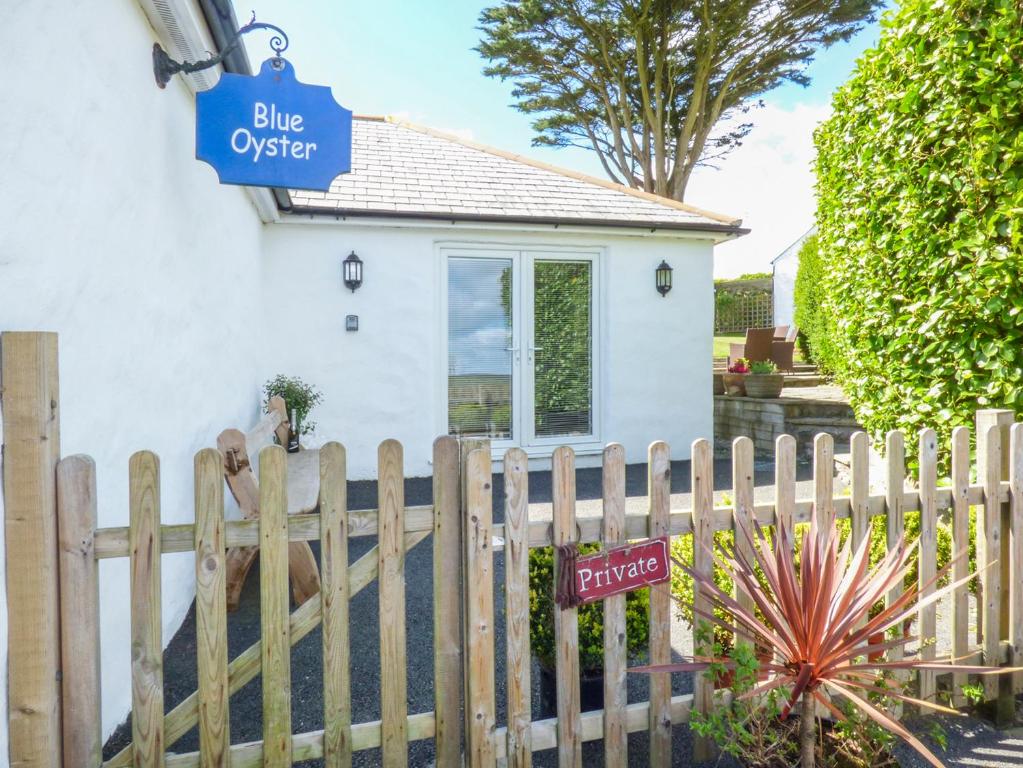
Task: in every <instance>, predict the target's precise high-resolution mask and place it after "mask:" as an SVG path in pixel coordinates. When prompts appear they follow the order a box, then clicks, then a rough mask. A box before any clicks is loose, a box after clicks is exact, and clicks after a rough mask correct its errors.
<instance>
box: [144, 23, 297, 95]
mask: <svg viewBox="0 0 1023 768" xmlns="http://www.w3.org/2000/svg"><path fill="white" fill-rule="evenodd" d="M257 29H269V30H273V31H274V32H276V33H277V34H275V35H274V36H273V37H271V38H270V47H271V48H272V49H273V51H274V58H273V60H272V61H273V62H282V64H281V66H283V61H282V59H281V53H283V52H284V51H285V50H287V48H288V35H287V34H286V33H285V31H284V30H283V29H281V28H280V27H278V26H276V25H274V24H266V23H264V22H257V21H256V15H255V14H252V19H250V20H249V23H248V24H246V25H245V26H244V27H241V28H240V29H239V30H238V31H237V32H235V34H234V37H233V38H232V39H231V42H229V43H228V44H227V45H226V46H224V49H223V50H222V51H221V52H220V53H218V54H217V55H216V56H212V55H211V56H210V57H209V58H207V59H204V60H203V61H194V62H193V61H174V59H172V58H171V57H170V56H169V55H168V53H167V52H166V51H165V50H164V49H163V47H162V46H161V45H160V44H159V43H153V75H154V76H155V77H156V84H157V85H158V86H160V88H166V87H167V83H169V82H170V81H171V78H172V77H174V75H176V74H178V73H179V72H180V73H184V74H186V75H190V74H192V73H193V72H201V71H202V70H204V69H209V68H210V67H215V66H217V64H219V63H220V62H222V61H223V60H224V59H225V58H227V57H228V56H229V55H230V54H231V52H232V51H233V50H234V49H235V48H237V47H238V43H239V42H240V41H241V39H242V35H246V34H248V33H249V32H254V31H255V30H257Z"/></svg>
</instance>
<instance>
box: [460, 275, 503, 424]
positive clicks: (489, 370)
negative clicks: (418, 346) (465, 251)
mask: <svg viewBox="0 0 1023 768" xmlns="http://www.w3.org/2000/svg"><path fill="white" fill-rule="evenodd" d="M511 280H512V261H511V259H469V258H452V259H449V260H448V433H449V434H452V435H478V436H483V437H489V438H495V439H500V438H510V437H511V436H512V427H511V425H512V402H511V401H512V354H513V353H512V352H511V351H510V348H511V347H512V303H511V302H512V281H511Z"/></svg>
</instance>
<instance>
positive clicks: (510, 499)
mask: <svg viewBox="0 0 1023 768" xmlns="http://www.w3.org/2000/svg"><path fill="white" fill-rule="evenodd" d="M504 491H505V504H504V521H505V523H504V530H505V542H504V557H505V565H504V594H505V628H506V629H505V635H506V646H507V656H508V664H507V691H508V747H507V752H508V766H509V768H529V766H531V765H532V763H533V748H532V741H531V738H530V737H531V736H532V730H531V728H530V723H531V722H532V719H533V718H532V710H531V708H530V693H531V691H532V689H531V687H530V667H531V666H532V654H531V653H530V648H529V458H528V457H527V456H526V453H525V451H523V450H521V449H519V448H512V449H511V450H509V451H508V452H507V453H505V455H504Z"/></svg>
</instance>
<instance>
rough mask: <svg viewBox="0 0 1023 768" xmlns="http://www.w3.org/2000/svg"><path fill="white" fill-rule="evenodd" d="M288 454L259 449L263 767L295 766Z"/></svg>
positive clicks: (273, 448) (281, 450)
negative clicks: (289, 605)
mask: <svg viewBox="0 0 1023 768" xmlns="http://www.w3.org/2000/svg"><path fill="white" fill-rule="evenodd" d="M287 487H288V480H287V454H286V453H285V450H284V448H282V447H281V446H279V445H269V446H267V447H266V448H264V449H263V450H262V451H260V452H259V510H260V513H259V549H260V556H259V624H260V640H261V642H262V655H261V661H262V672H263V765H264V768H284V767H285V766H290V765H291V639H290V637H289V622H288V498H287Z"/></svg>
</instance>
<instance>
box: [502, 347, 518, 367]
mask: <svg viewBox="0 0 1023 768" xmlns="http://www.w3.org/2000/svg"><path fill="white" fill-rule="evenodd" d="M504 351H505V352H512V353H513V354H514V355H515V362H516V363H517V362H518V361H519V348H518V347H505V348H504Z"/></svg>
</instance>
